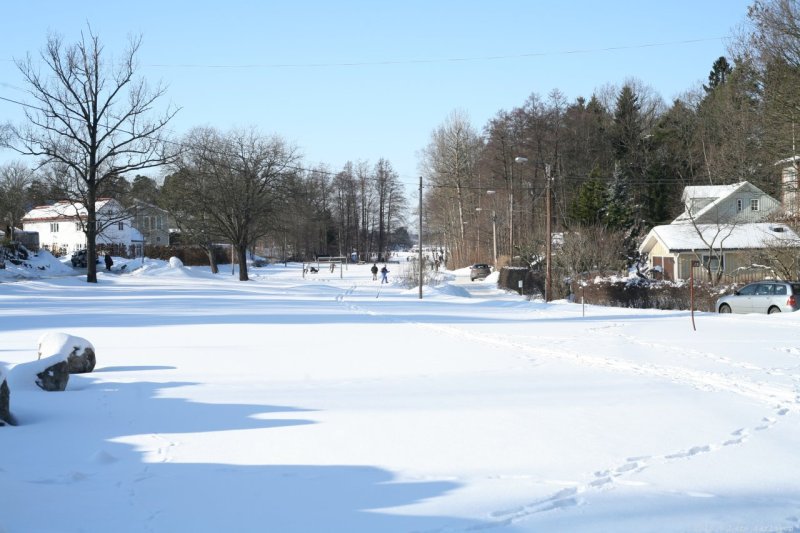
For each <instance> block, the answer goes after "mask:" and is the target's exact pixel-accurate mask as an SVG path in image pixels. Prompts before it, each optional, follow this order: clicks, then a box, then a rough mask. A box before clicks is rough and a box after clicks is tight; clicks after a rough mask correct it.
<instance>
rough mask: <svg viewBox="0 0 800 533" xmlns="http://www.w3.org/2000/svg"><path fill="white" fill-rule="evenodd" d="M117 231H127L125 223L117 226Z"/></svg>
mask: <svg viewBox="0 0 800 533" xmlns="http://www.w3.org/2000/svg"><path fill="white" fill-rule="evenodd" d="M117 229H118V230H120V231H122V230H124V229H125V223H124V222H120V223H118V224H117Z"/></svg>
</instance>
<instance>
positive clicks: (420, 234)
mask: <svg viewBox="0 0 800 533" xmlns="http://www.w3.org/2000/svg"><path fill="white" fill-rule="evenodd" d="M418 265H419V299H420V300H422V282H423V280H424V274H423V272H422V176H420V177H419V264H418Z"/></svg>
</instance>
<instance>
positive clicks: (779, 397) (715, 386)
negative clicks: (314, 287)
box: [335, 284, 800, 533]
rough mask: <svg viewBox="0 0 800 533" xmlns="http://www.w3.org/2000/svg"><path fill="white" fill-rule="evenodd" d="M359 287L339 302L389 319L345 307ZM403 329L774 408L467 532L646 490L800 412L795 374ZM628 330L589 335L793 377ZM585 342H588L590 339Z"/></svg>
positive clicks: (614, 327) (501, 513)
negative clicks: (667, 472)
mask: <svg viewBox="0 0 800 533" xmlns="http://www.w3.org/2000/svg"><path fill="white" fill-rule="evenodd" d="M357 289H358V285H357V284H354V285H352V286H351V287H350V288H348V289H347V290H346V291H344V292H343V293H341V294H339V295H337V296H336V298H335V299H336V301H337V302H339V303H341V304H343V305H346V306H347V308H348V309H349V310H350V311H352V312H354V313H359V314H366V315H371V316H383V315H382V314H381V313H379V312H376V311H373V310H370V309H366V308H365V307H363V306H361V305H358V304H357V303H354V302H353V301H349V300H348V301H345V300H346V298H348V297H351V296H352V295H353V294H354V293H355V292H356V290H357ZM389 318H391V319H393V320H394V321H396V322H397V323H404V324H413V325H415V326H417V327H420V328H424V329H427V330H431V331H436V332H439V333H444V334H447V335H450V336H453V337H458V338H464V339H468V340H470V341H477V342H481V343H484V344H487V345H490V346H493V347H495V348H504V349H511V350H512V353H514V354H521V355H520V356H521V357H523V358H524V359H526V360H527V361H529V362H536V361H537V360H538V359H543V358H544V359H558V360H563V361H568V362H571V363H574V364H577V365H579V366H584V367H591V368H599V369H601V370H606V371H611V372H620V373H626V374H636V375H642V376H648V377H655V378H659V379H664V380H667V381H671V382H674V383H678V384H682V385H687V386H690V387H693V388H695V389H698V390H701V391H707V392H728V393H734V394H737V395H740V396H743V397H745V398H748V399H750V400H754V401H756V402H758V403H762V404H765V405H766V406H768V407H769V408H770V413H769V415H767V416H764V417H763V418H762V419H761V420H760V421H759V422H758V423H757V425H755V426H753V427H750V428H739V429H736V430H734V431H732V432H730V434H728V435H726V436H725V437H724V439H723V440H721V441H720V442H716V443H705V444H698V445H696V446H692V447H690V448H688V449H682V450H676V451H674V452H671V453H667V454H662V455H646V454H643V455H636V456H631V457H628V458H626V459H625V460H624V462H622V463H621V464H618V465H616V466H613V467H611V468H600V469H598V470H596V471H595V472H594V473H593V474H592V476H591V478H590V479H587V480H583V481H581V482H575V485H574V486H572V487H567V488H564V489H561V490H559V491H557V492H555V493H553V494H551V495H550V496H547V497H544V498H539V499H537V500H535V501H533V502H531V503H528V504H525V505H521V506H517V507H514V508H510V509H503V510H498V511H494V512H491V513H489V515H488V519H489V522H488V523H485V524H481V525H479V526H472V527H469V528H467V530H468V531H472V530H482V529H494V528H498V527H506V526H509V525H512V524H514V523H516V522H520V521H523V520H525V519H527V518H530V517H532V516H534V515H536V514H538V513H544V512H548V511H552V510H555V509H564V508H568V507H574V506H578V505H583V504H584V503H586V497H587V496H589V495H590V494H591V493H592V492H599V491H604V490H612V489H614V488H615V487H616V486H621V485H627V486H642V485H647V483H646V482H639V481H634V480H629V479H628V478H629V477H631V476H632V475H634V474H637V473H639V472H642V471H643V470H645V469H647V468H649V467H652V466H660V465H669V464H670V463H673V462H675V461H685V460H691V459H693V458H696V457H698V456H702V455H704V454H707V453H713V452H715V451H717V450H722V449H724V448H726V447H729V446H737V445H741V444H743V443H745V442H746V441H747V440H748V439H749V438H750V436H751V435H753V434H754V433H755V432H759V431H765V430H768V429H769V428H771V427H772V426H774V425H775V424H777V423H778V421H779V419H780V418H781V417H783V416H785V415H786V414H788V413H789V412H792V411H796V410H798V406H799V405H800V375H797V374H790V375H789V377H790V378H791V380H792V384H791V385H792V387H791V388H790V387H776V386H774V385H772V384H767V383H763V382H758V381H753V380H751V379H749V378H746V377H744V376H741V375H735V376H729V375H726V374H721V373H717V372H709V371H704V370H697V369H692V368H686V367H681V366H666V365H659V364H654V363H647V362H633V361H630V360H625V359H619V358H612V357H598V356H591V355H586V354H583V353H579V352H577V351H574V350H570V349H569V348H567V347H565V346H563V345H564V344H565V343H566V339H549V342H548V345H549V346H553V345H554V344H555V345H561V346H562V347H561V348H559V349H558V350H554V349H552V348H546V347H540V346H534V345H531V344H527V343H525V342H522V341H520V340H517V339H512V338H511V337H509V336H506V335H498V334H489V333H482V332H476V331H472V330H466V329H464V328H461V327H458V326H446V325H440V324H426V323H420V322H415V321H413V320H404V319H402V318H397V317H389ZM623 327H625V324H623V323H614V324H611V325H606V326H600V327H595V328H589V329H588V330H587V331H588V332H592V333H595V334H597V335H599V336H601V337H612V338H613V339H615V340H622V341H624V342H627V343H629V344H633V345H637V346H640V347H642V348H647V349H657V350H661V351H668V352H672V353H675V354H676V356H682V357H687V358H690V359H705V360H709V361H711V362H713V363H717V364H721V365H725V366H727V367H731V368H732V369H737V370H744V371H748V372H754V373H758V372H761V373H765V374H768V375H787V374H786V373H785V372H786V371H789V370H792V369H778V368H762V367H759V366H757V365H754V364H752V363H748V362H740V361H734V360H732V359H730V358H728V357H725V356H723V355H719V354H715V353H712V352H706V351H701V350H695V349H685V348H677V347H675V346H672V345H669V344H664V343H657V342H652V341H642V340H640V339H636V338H634V337H632V336H630V335H625V334H624V333H620V332H619V330H621V329H622V328H623ZM584 341H585V339H584ZM783 351H784V352H785V353H788V354H790V355H800V349H798V348H795V347H787V348H784V349H783ZM687 495H689V496H692V497H698V498H708V497H713V496H714V495H713V494H705V493H696V492H692V493H687ZM448 531H464V529H462V528H458V529H452V528H440V529H436V530H433V531H431V532H430V533H434V532H435V533H446V532H448Z"/></svg>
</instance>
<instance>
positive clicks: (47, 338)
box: [39, 332, 97, 374]
mask: <svg viewBox="0 0 800 533" xmlns="http://www.w3.org/2000/svg"><path fill="white" fill-rule="evenodd" d="M51 355H60V356H61V357H62V358H64V359H65V360H66V361H67V366H68V368H69V373H70V374H83V373H86V372H91V371H92V370H94V367H95V364H97V358H96V357H95V352H94V346H92V343H91V342H89V341H88V340H86V339H84V338H81V337H74V336H72V335H67V334H66V333H56V332H50V333H45V334H44V335H42V336H41V337H40V338H39V359H41V358H42V357H49V356H51Z"/></svg>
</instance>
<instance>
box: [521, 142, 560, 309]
mask: <svg viewBox="0 0 800 533" xmlns="http://www.w3.org/2000/svg"><path fill="white" fill-rule="evenodd" d="M514 162H515V163H527V162H528V158H527V157H522V156H520V157H515V158H514ZM544 173H545V182H546V183H545V211H546V217H547V219H546V222H545V235H546V237H547V241H546V242H545V248H544V249H545V252H544V254H545V255H544V257H545V271H544V301H545V302H549V301H550V292H551V291H550V287H551V279H550V278H551V273H552V269H551V258H552V253H553V227H552V218H553V217H552V213H551V207H550V165H545V166H544Z"/></svg>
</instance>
